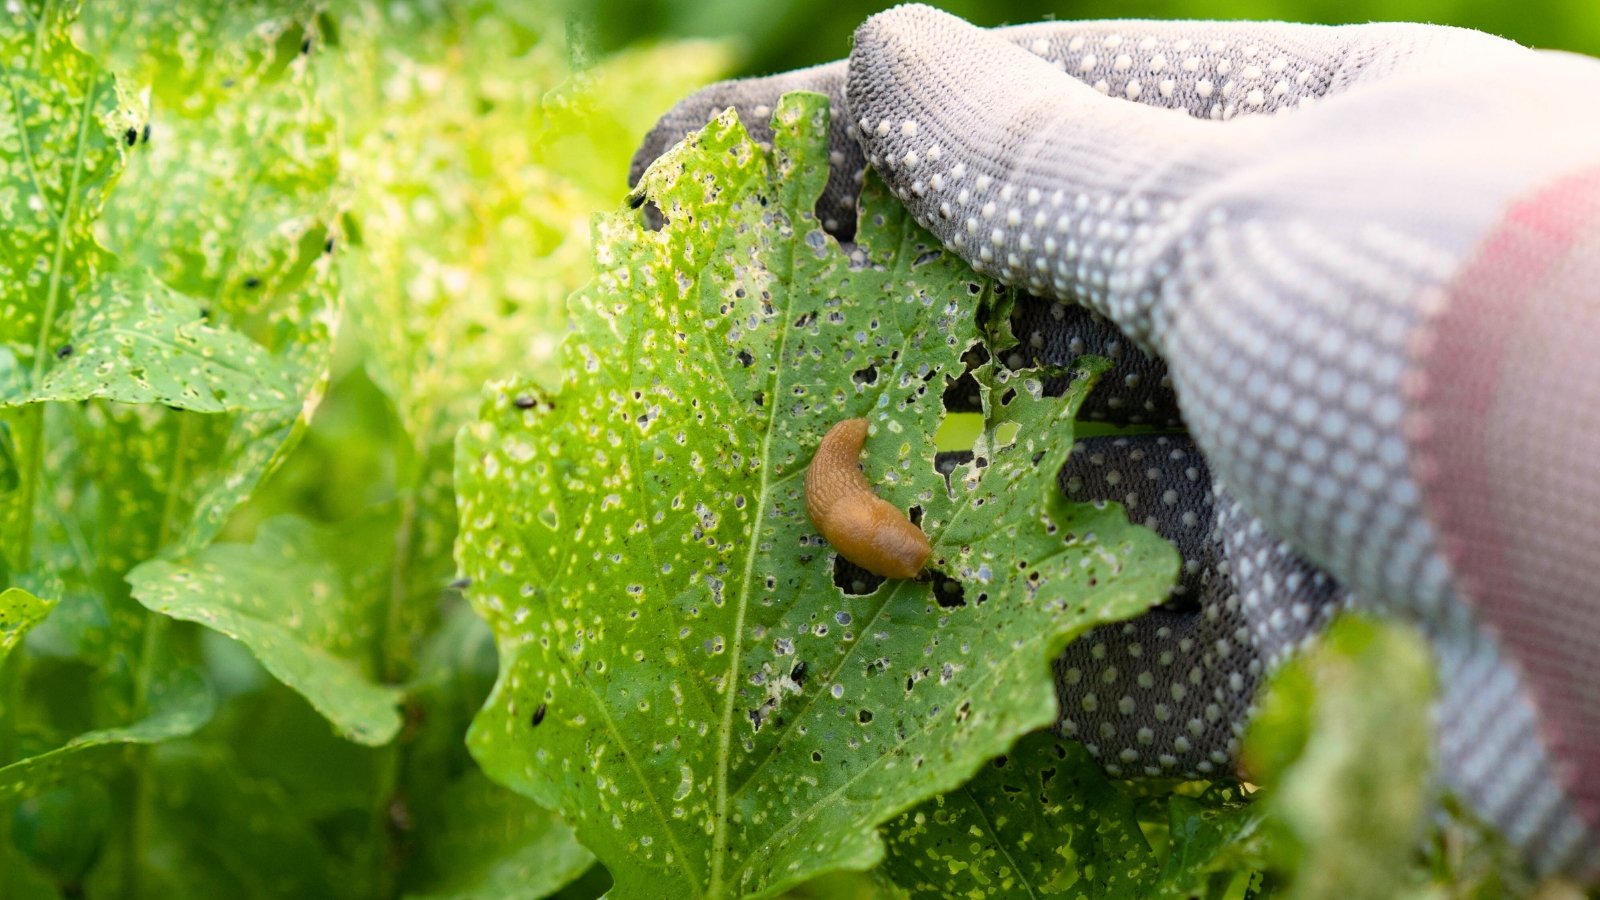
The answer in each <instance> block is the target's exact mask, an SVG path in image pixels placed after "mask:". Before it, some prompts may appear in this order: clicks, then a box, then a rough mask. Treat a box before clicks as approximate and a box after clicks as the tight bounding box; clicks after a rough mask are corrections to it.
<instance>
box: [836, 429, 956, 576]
mask: <svg viewBox="0 0 1600 900" xmlns="http://www.w3.org/2000/svg"><path fill="white" fill-rule="evenodd" d="M866 439H867V420H866V419H845V420H844V421H842V422H840V423H839V424H837V425H835V426H833V427H832V428H830V429H828V433H827V434H825V435H823V436H822V443H820V444H818V445H817V453H816V455H815V456H813V457H812V458H811V465H810V467H809V468H807V469H806V512H807V513H809V514H810V516H811V522H812V524H813V525H816V526H817V530H818V531H820V532H822V536H823V537H825V538H827V539H828V543H829V544H831V545H833V549H835V550H837V551H839V555H840V556H843V557H844V558H845V559H847V560H849V561H851V562H853V563H855V564H856V565H858V566H860V567H861V568H863V569H866V570H867V571H868V572H871V573H873V574H874V575H882V576H884V577H885V578H915V577H916V575H917V573H918V572H920V571H922V566H923V564H924V563H926V562H927V561H928V555H929V554H930V553H931V552H932V548H930V547H929V546H928V536H927V535H925V534H923V533H922V529H920V528H918V527H917V526H915V525H913V524H911V520H910V519H907V518H906V515H905V513H903V512H901V511H900V510H899V509H898V508H897V507H895V506H894V505H893V504H891V503H889V502H888V501H886V500H884V499H883V498H881V497H879V496H878V495H877V494H875V493H873V492H872V485H870V484H868V483H867V479H866V476H864V475H862V474H861V467H860V465H859V460H860V456H861V445H862V443H863V442H865V441H866Z"/></svg>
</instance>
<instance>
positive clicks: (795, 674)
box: [789, 659, 806, 684]
mask: <svg viewBox="0 0 1600 900" xmlns="http://www.w3.org/2000/svg"><path fill="white" fill-rule="evenodd" d="M789 680H790V681H793V682H794V683H795V684H805V683H806V661H805V660H803V659H802V660H800V661H799V662H797V663H795V664H794V668H792V669H790V670H789Z"/></svg>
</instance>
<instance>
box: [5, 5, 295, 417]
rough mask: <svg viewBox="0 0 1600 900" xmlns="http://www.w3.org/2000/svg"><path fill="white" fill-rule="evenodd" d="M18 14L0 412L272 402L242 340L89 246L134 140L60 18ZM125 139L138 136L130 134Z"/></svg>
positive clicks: (279, 398)
mask: <svg viewBox="0 0 1600 900" xmlns="http://www.w3.org/2000/svg"><path fill="white" fill-rule="evenodd" d="M33 16H34V14H33V13H30V12H28V11H26V8H19V9H18V10H17V11H16V12H13V13H10V14H9V18H8V20H7V21H6V22H5V24H4V26H3V27H0V52H5V53H6V54H7V57H8V59H9V60H10V62H9V63H8V66H7V68H6V82H7V83H6V88H7V90H6V91H4V92H0V118H4V119H6V120H9V121H10V122H11V124H12V127H11V128H10V129H8V131H9V132H10V140H9V141H5V142H3V143H0V160H3V161H4V164H5V174H4V180H3V181H0V189H3V190H4V193H5V195H6V208H7V210H8V211H9V214H8V215H6V216H5V219H6V233H7V242H6V249H5V251H4V252H0V406H20V405H25V404H30V403H37V402H40V401H44V400H82V399H87V398H89V397H105V398H108V399H113V400H121V401H125V402H136V403H161V404H165V405H170V406H177V407H181V408H186V409H197V410H203V411H219V410H223V409H242V408H262V407H263V406H264V405H267V406H281V405H283V404H284V403H285V402H286V401H287V399H288V398H287V396H286V395H285V392H284V391H283V387H282V385H281V383H280V382H281V378H280V377H278V373H277V372H275V371H274V370H273V368H272V367H270V366H266V367H264V366H263V360H262V359H261V356H262V355H263V354H262V351H261V349H260V348H259V347H256V346H255V345H253V344H252V343H251V342H250V341H249V340H248V339H246V338H245V337H244V336H242V335H239V334H236V333H233V332H231V331H229V330H228V329H225V328H217V327H213V326H208V325H206V324H204V323H201V322H198V321H195V319H196V316H195V314H194V304H193V303H185V302H183V300H182V298H179V297H176V296H175V295H173V294H172V292H171V291H169V290H166V289H164V288H163V287H162V286H161V285H159V284H157V283H156V282H155V281H153V280H152V279H151V278H150V277H149V276H148V275H147V274H146V273H145V272H143V271H141V270H139V269H137V268H134V269H123V268H122V262H121V261H119V260H118V259H117V258H116V257H115V256H113V255H111V254H110V253H108V252H106V251H105V250H104V249H102V248H101V247H100V245H99V244H98V243H97V241H96V239H95V236H94V234H93V233H92V228H93V225H94V223H95V219H96V218H98V216H99V215H100V212H101V209H102V206H103V205H104V203H105V201H106V198H107V196H108V194H109V192H110V191H111V188H112V186H113V184H114V183H115V182H116V179H117V177H118V175H119V174H120V173H121V172H122V170H123V164H124V161H125V154H126V150H127V147H128V146H131V144H132V143H133V142H132V141H130V140H129V139H128V137H127V136H128V135H135V136H136V135H138V134H139V123H138V121H137V119H136V118H134V114H133V113H132V111H130V110H127V109H125V108H122V107H121V106H120V105H119V104H118V93H117V89H116V85H115V84H114V82H113V81H112V79H111V77H110V76H109V75H108V74H107V73H106V72H104V71H103V70H101V69H100V68H99V67H98V66H97V65H96V64H95V62H94V61H93V60H92V59H91V58H90V57H88V56H86V55H84V54H82V53H80V52H78V51H77V50H75V49H73V48H72V47H71V46H70V44H69V42H68V41H67V39H66V36H65V33H64V30H63V27H64V25H65V22H66V19H65V18H64V17H63V16H62V15H60V14H59V13H57V12H56V11H55V10H53V9H50V8H48V7H47V8H45V9H44V10H41V11H40V12H39V13H37V16H38V17H39V18H32V17H33ZM135 139H136V138H135Z"/></svg>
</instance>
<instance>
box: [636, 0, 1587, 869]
mask: <svg viewBox="0 0 1600 900" xmlns="http://www.w3.org/2000/svg"><path fill="white" fill-rule="evenodd" d="M798 89H808V90H816V91H821V92H824V93H827V94H829V95H830V96H831V97H832V98H833V99H834V112H835V123H834V135H833V137H834V157H833V160H832V162H833V168H834V171H833V175H832V178H831V180H830V183H829V187H828V191H827V193H826V194H825V195H824V197H823V198H822V201H821V202H820V203H819V207H818V212H819V215H820V216H821V218H822V219H823V222H824V225H825V226H826V227H827V228H828V230H829V231H831V232H833V233H834V234H835V235H837V236H840V237H841V238H844V239H848V238H849V237H850V235H851V233H852V232H853V230H854V221H853V215H852V210H853V202H854V200H853V198H854V196H855V192H856V189H857V187H858V183H859V180H860V178H861V172H862V170H863V166H864V161H865V162H870V164H871V165H873V166H874V167H875V168H876V169H877V170H878V172H879V173H880V174H881V175H882V177H883V178H884V179H885V181H887V182H888V184H889V185H890V186H891V187H892V188H893V189H894V190H895V192H896V193H897V195H899V196H900V197H901V199H902V200H903V201H904V202H905V203H906V205H907V206H908V208H910V209H911V211H912V212H913V213H914V214H915V215H916V216H917V218H918V219H919V220H920V221H921V222H922V223H923V224H924V225H926V226H927V227H928V228H929V229H930V230H932V231H933V233H934V234H935V235H937V236H938V237H939V238H940V240H942V241H943V242H944V243H945V245H946V246H947V247H949V248H950V249H951V250H953V251H954V252H956V253H958V254H960V255H961V256H962V257H963V258H964V259H966V260H967V261H968V262H970V263H971V264H972V265H973V266H974V267H975V268H977V269H978V270H980V271H983V272H986V273H989V274H991V275H993V276H995V277H996V278H998V279H999V280H1001V281H1003V282H1005V283H1007V284H1012V285H1015V286H1017V287H1018V288H1021V289H1023V290H1025V291H1026V292H1027V293H1028V294H1029V295H1031V296H1030V297H1028V298H1024V300H1023V301H1022V303H1021V307H1020V308H1021V312H1020V314H1019V318H1018V320H1017V321H1018V324H1019V327H1020V329H1021V333H1020V334H1019V336H1020V337H1022V338H1023V344H1022V347H1021V349H1020V351H1019V353H1020V354H1021V355H1023V356H1024V357H1026V356H1032V357H1035V358H1037V359H1040V360H1045V361H1052V362H1066V361H1070V359H1071V358H1072V357H1073V356H1074V355H1076V354H1077V353H1080V352H1096V353H1101V354H1103V355H1110V356H1112V357H1114V358H1115V359H1117V360H1118V365H1119V367H1118V369H1117V371H1116V372H1115V373H1114V377H1113V378H1112V379H1109V383H1106V384H1103V386H1102V387H1101V388H1099V389H1097V392H1096V397H1095V398H1094V400H1093V402H1092V403H1091V404H1090V407H1089V409H1090V410H1091V411H1092V412H1093V413H1094V414H1095V415H1097V416H1099V417H1103V418H1107V419H1111V420H1117V421H1124V422H1139V421H1144V422H1156V423H1161V422H1165V421H1167V420H1168V419H1169V418H1171V417H1172V415H1173V412H1172V409H1173V406H1172V404H1173V402H1174V394H1175V397H1176V404H1177V408H1178V409H1181V412H1182V420H1183V422H1184V423H1185V424H1186V426H1187V428H1188V430H1189V435H1190V437H1181V438H1180V437H1166V438H1154V437H1148V438H1139V439H1116V440H1111V439H1102V440H1099V441H1092V442H1085V443H1084V445H1082V446H1080V447H1079V448H1078V450H1077V451H1076V452H1075V453H1074V454H1073V457H1072V461H1071V462H1070V463H1069V465H1068V467H1067V469H1066V470H1065V471H1064V472H1063V473H1062V484H1063V489H1064V490H1066V491H1067V492H1068V493H1069V494H1071V495H1073V496H1076V497H1079V498H1107V499H1113V500H1117V501H1119V502H1123V503H1126V504H1127V506H1128V509H1129V512H1130V515H1132V516H1134V517H1135V518H1136V519H1144V520H1145V521H1147V522H1148V523H1149V524H1151V525H1152V526H1153V527H1155V528H1156V529H1157V530H1159V531H1160V532H1161V533H1162V534H1164V535H1165V536H1167V537H1168V538H1169V539H1171V540H1173V541H1174V542H1175V543H1176V544H1177V545H1178V547H1179V549H1180V550H1181V551H1182V553H1183V555H1184V557H1185V562H1186V566H1185V574H1184V578H1183V583H1182V584H1181V585H1180V587H1179V593H1180V594H1181V595H1184V596H1180V597H1177V598H1175V600H1174V602H1173V603H1171V604H1169V605H1168V606H1167V607H1164V608H1162V609H1158V610H1156V611H1154V612H1152V613H1150V614H1149V615H1147V616H1145V617H1144V618H1143V619H1141V620H1138V621H1135V622H1132V623H1129V624H1126V625H1122V626H1113V627H1108V628H1103V629H1100V630H1098V631H1096V632H1092V633H1091V634H1089V635H1087V636H1086V637H1084V638H1083V639H1081V640H1079V641H1078V642H1077V643H1075V644H1074V645H1073V647H1072V648H1071V650H1070V651H1069V653H1068V655H1067V656H1066V657H1064V658H1063V659H1062V660H1061V661H1060V663H1059V664H1058V673H1059V684H1060V689H1061V690H1060V694H1061V700H1062V719H1061V722H1060V728H1061V730H1062V731H1063V733H1065V734H1069V735H1073V736H1076V737H1077V738H1079V739H1081V740H1082V741H1083V742H1084V743H1085V744H1086V745H1088V746H1089V748H1090V749H1091V750H1092V751H1093V752H1094V753H1095V754H1096V755H1097V756H1098V757H1099V758H1100V759H1101V760H1102V762H1103V763H1104V764H1105V765H1106V767H1107V769H1109V770H1111V771H1112V772H1115V773H1121V774H1140V773H1145V774H1163V775H1165V774H1171V775H1189V774H1207V773H1212V772H1217V771H1222V770H1225V769H1226V768H1227V767H1228V765H1229V764H1230V763H1231V762H1232V760H1233V754H1234V752H1235V750H1236V747H1237V739H1238V735H1239V734H1240V733H1241V731H1242V729H1243V724H1244V721H1245V719H1246V717H1247V716H1248V714H1249V711H1250V703H1251V698H1252V694H1253V692H1254V690H1255V688H1256V686H1257V685H1258V684H1259V682H1260V679H1261V678H1262V676H1263V675H1264V673H1265V672H1267V671H1270V670H1271V668H1272V667H1273V666H1274V665H1275V664H1277V662H1278V661H1280V660H1281V659H1282V658H1283V657H1284V656H1285V655H1286V654H1287V653H1289V652H1291V651H1292V650H1294V649H1295V648H1296V647H1297V646H1299V645H1301V644H1302V643H1303V642H1304V641H1305V640H1307V639H1308V638H1309V637H1310V636H1312V635H1314V634H1315V633H1316V631H1317V630H1318V629H1319V628H1320V627H1321V625H1322V624H1323V623H1324V622H1325V621H1326V620H1327V618H1328V617H1329V615H1330V614H1331V613H1332V611H1333V610H1335V609H1336V608H1338V607H1339V606H1341V605H1344V604H1353V605H1356V606H1360V607H1366V608H1371V609H1376V610H1380V611H1383V612H1385V613H1388V614H1392V615H1397V616H1401V617H1403V618H1405V619H1408V620H1410V621H1413V622H1416V623H1418V624H1419V625H1420V626H1421V627H1422V628H1423V629H1424V631H1425V632H1426V633H1427V635H1428V636H1429V638H1430V640H1431V642H1432V646H1433V649H1434V652H1435V657H1436V659H1437V665H1438V671H1439V680H1440V685H1441V693H1440V697H1439V699H1438V701H1437V709H1436V718H1437V734H1438V739H1437V743H1438V747H1437V753H1438V759H1439V770H1440V772H1441V774H1442V777H1443V779H1444V781H1445V782H1446V784H1447V785H1448V786H1449V787H1451V788H1452V789H1453V790H1455V791H1456V792H1457V793H1458V794H1459V795H1460V796H1461V797H1462V799H1463V800H1464V801H1465V802H1466V804H1467V805H1468V806H1469V807H1470V808H1471V809H1473V810H1474V811H1475V812H1477V813H1478V814H1479V815H1481V816H1482V817H1483V818H1484V819H1486V820H1487V821H1489V822H1491V823H1493V824H1495V825H1496V826H1498V827H1499V828H1500V829H1501V830H1502V831H1503V832H1504V833H1505V834H1506V835H1507V837H1508V838H1510V839H1511V840H1512V841H1513V842H1514V843H1515V844H1517V845H1518V846H1520V847H1522V848H1523V849H1524V850H1525V851H1526V853H1527V855H1528V857H1529V859H1530V860H1531V861H1532V862H1533V863H1534V865H1535V866H1536V867H1537V868H1539V869H1540V870H1542V871H1565V872H1567V873H1570V874H1574V875H1578V876H1580V877H1585V878H1596V877H1600V595H1597V594H1596V592H1595V591H1594V590H1593V585H1595V584H1596V583H1600V540H1597V539H1596V537H1595V535H1596V534H1600V354H1596V353H1594V352H1593V350H1592V349H1591V348H1592V346H1593V344H1594V343H1595V342H1596V341H1597V340H1600V287H1597V285H1600V117H1596V116H1594V115H1592V114H1588V113H1585V112H1580V111H1579V109H1580V107H1581V106H1582V102H1581V101H1580V100H1578V99H1577V98H1592V97H1594V96H1600V62H1596V61H1595V60H1591V59H1587V58H1582V57H1576V56H1570V55H1565V54H1557V53H1549V52H1538V51H1533V50H1528V49H1526V48H1523V47H1519V46H1517V45H1515V44H1512V43H1509V42H1506V41H1503V40H1499V39H1496V38H1493V37H1489V36H1487V35H1483V34H1479V33H1477V32H1471V31H1461V30H1457V29H1448V28H1437V27H1428V26H1416V25H1364V26H1349V27H1340V28H1329V27H1318V26H1300V25H1283V24H1253V23H1205V22H1192V23H1191V22H1088V23H1070V22H1054V23H1046V24H1040V25H1030V26H1021V27H1016V28H1008V29H1001V30H997V31H992V32H990V31H984V30H981V29H977V28H974V27H972V26H970V25H968V24H967V23H965V22H962V21H961V20H959V19H955V18H953V17H951V16H948V15H945V14H943V13H940V12H937V11H935V10H932V9H928V8H926V7H920V6H908V7H900V8H897V9H894V10H891V11H889V12H886V13H883V14H880V15H878V16H876V17H874V18H872V19H871V20H869V21H868V22H867V23H866V24H865V25H864V26H863V27H862V28H861V29H860V31H858V32H857V34H856V43H855V49H854V51H853V53H852V54H851V57H850V59H849V61H848V62H847V63H846V62H840V63H835V64H832V65H828V66H821V67H817V68H814V69H808V70H804V71H801V72H794V73H790V74H787V75H781V76H776V77H772V78H763V79H752V80H746V81H738V82H728V83H725V84H721V85H716V86H713V87H711V88H708V89H706V90H705V91H702V92H701V93H699V94H697V95H695V96H693V97H691V98H689V99H688V100H685V101H684V102H683V103H682V104H680V105H679V106H678V107H677V108H675V109H674V110H673V111H672V112H671V113H669V114H668V115H667V116H666V117H665V118H664V119H663V120H662V121H661V123H660V124H658V126H657V127H656V129H655V131H654V132H652V134H651V136H650V137H649V138H648V139H647V142H646V144H645V146H644V147H643V148H642V149H641V151H640V153H639V156H638V158H637V160H636V171H635V175H637V174H638V171H639V170H642V168H643V165H644V164H646V163H648V162H649V161H650V160H651V159H653V158H654V157H655V156H656V155H658V154H659V153H660V152H661V151H662V150H664V149H665V147H666V146H667V145H668V144H670V143H672V142H674V141H676V140H677V139H679V138H681V137H682V136H683V135H684V133H686V132H688V131H691V130H694V129H696V128H698V127H699V126H700V125H702V124H704V123H705V121H706V120H707V119H708V118H709V117H710V116H712V115H715V114H716V113H719V112H721V111H722V110H723V109H725V108H726V107H728V106H735V107H737V108H738V109H739V111H740V113H741V115H742V116H743V117H744V119H745V121H746V122H747V123H749V124H750V125H751V127H752V130H753V131H756V132H757V133H758V135H759V134H760V133H761V131H762V129H763V128H764V127H765V118H766V116H767V114H768V112H769V110H770V107H771V106H772V105H773V104H774V103H775V101H776V99H777V97H778V96H780V95H781V94H782V93H784V92H786V91H790V90H798ZM1130 101H1131V102H1130ZM1185 113H1186V115H1185ZM1034 298H1039V299H1034ZM1052 301H1056V302H1052ZM1102 317H1103V318H1102ZM1107 320H1109V323H1110V324H1109V325H1108V324H1107ZM1111 325H1114V326H1115V329H1113V328H1112V327H1111ZM1118 330H1120V333H1119V332H1118ZM1129 339H1131V341H1132V343H1133V344H1134V345H1136V346H1137V348H1142V349H1143V351H1148V354H1147V353H1146V352H1142V351H1141V350H1140V349H1136V347H1135V346H1129ZM1025 361H1027V360H1026V359H1021V360H1016V362H1019V363H1020V362H1025ZM1191 438H1192V441H1193V443H1190V440H1191ZM1202 455H1203V459H1202Z"/></svg>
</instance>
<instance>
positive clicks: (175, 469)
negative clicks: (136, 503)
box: [123, 412, 195, 900]
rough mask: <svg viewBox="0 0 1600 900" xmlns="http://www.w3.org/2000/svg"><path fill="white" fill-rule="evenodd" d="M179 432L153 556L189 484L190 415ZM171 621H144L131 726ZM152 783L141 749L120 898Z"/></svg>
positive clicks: (138, 891)
mask: <svg viewBox="0 0 1600 900" xmlns="http://www.w3.org/2000/svg"><path fill="white" fill-rule="evenodd" d="M175 415H176V416H177V417H178V431H177V434H176V435H174V437H173V443H172V460H171V465H170V466H169V469H170V471H171V475H170V476H169V478H168V479H167V495H166V500H165V503H164V505H163V506H162V510H161V525H160V528H159V529H158V531H157V532H156V552H157V553H158V554H159V553H161V552H162V551H164V550H166V548H167V547H168V545H170V544H171V543H172V541H173V539H174V538H175V537H176V532H177V523H178V516H179V513H180V507H181V506H182V497H181V493H182V490H183V487H184V484H185V481H186V480H187V478H188V472H189V457H188V454H187V453H186V452H185V450H186V449H187V447H188V446H189V442H190V441H191V440H192V439H193V437H194V422H195V414H194V413H190V412H177V413H175ZM169 621H170V620H168V619H167V617H166V616H163V615H159V614H157V613H148V614H146V616H145V619H144V633H143V635H141V637H140V640H139V656H138V663H137V668H136V669H135V670H134V680H133V721H135V722H137V721H139V720H141V719H143V718H145V717H146V716H148V715H149V714H150V685H151V683H152V682H153V681H154V680H155V672H156V659H157V656H158V655H159V653H160V650H161V641H162V639H163V638H164V637H165V636H166V632H167V626H168V623H169ZM153 788H154V779H153V778H152V777H151V774H150V748H148V747H140V748H138V749H137V750H135V751H134V752H133V791H132V797H131V810H132V813H131V817H130V819H129V823H128V831H127V844H126V854H125V857H124V859H123V865H124V867H125V868H124V870H123V895H124V896H126V897H129V898H133V900H137V898H139V897H140V896H142V894H143V891H144V882H143V874H144V873H143V870H142V868H141V865H140V864H141V862H142V861H143V860H144V857H145V851H146V844H147V843H148V841H149V837H150V828H151V820H152V819H153V818H154V815H155V809H154V796H155V795H154V790H153Z"/></svg>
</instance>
